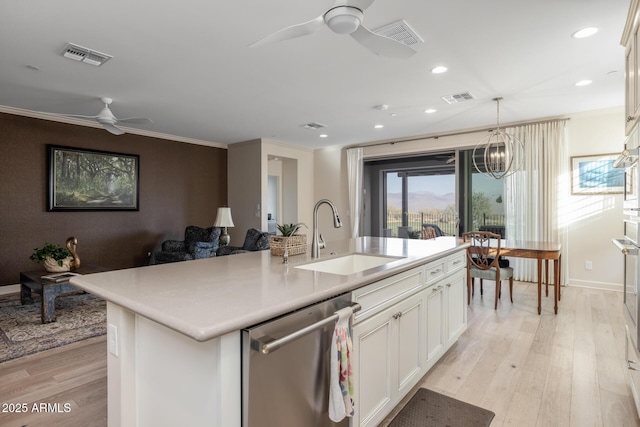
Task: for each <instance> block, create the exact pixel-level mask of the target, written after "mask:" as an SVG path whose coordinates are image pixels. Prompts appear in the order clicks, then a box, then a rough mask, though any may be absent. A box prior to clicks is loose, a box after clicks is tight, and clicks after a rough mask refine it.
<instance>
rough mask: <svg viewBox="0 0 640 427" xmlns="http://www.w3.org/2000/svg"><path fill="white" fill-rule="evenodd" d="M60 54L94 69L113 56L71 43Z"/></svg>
mask: <svg viewBox="0 0 640 427" xmlns="http://www.w3.org/2000/svg"><path fill="white" fill-rule="evenodd" d="M60 54H61V55H62V56H64V57H65V58H69V59H73V60H74V61H79V62H84V63H85V64H90V65H95V66H96V67H99V66H100V65H102V64H104V63H105V62H107V61H108V60H109V59H111V58H113V56H111V55H107V54H106V53H101V52H98V51H97V50H93V49H88V48H86V47H82V46H78V45H77V44H73V43H67V45H66V46H65V47H64V49H62V51H61V52H60Z"/></svg>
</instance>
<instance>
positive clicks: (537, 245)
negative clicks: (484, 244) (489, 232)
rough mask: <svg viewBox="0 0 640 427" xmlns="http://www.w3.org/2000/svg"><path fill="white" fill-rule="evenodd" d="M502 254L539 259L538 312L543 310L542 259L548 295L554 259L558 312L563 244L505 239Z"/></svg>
mask: <svg viewBox="0 0 640 427" xmlns="http://www.w3.org/2000/svg"><path fill="white" fill-rule="evenodd" d="M496 245H497V243H496ZM500 256H505V257H517V258H532V259H536V260H538V314H540V313H541V312H542V261H544V263H545V285H546V296H549V261H553V276H554V277H553V302H554V305H553V310H554V312H555V314H558V301H560V299H561V297H562V295H561V294H560V285H561V282H560V280H561V277H562V275H561V274H560V273H561V268H562V263H561V260H562V245H561V244H560V243H555V242H534V241H526V240H511V239H503V240H501V241H500Z"/></svg>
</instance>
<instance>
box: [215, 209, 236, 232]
mask: <svg viewBox="0 0 640 427" xmlns="http://www.w3.org/2000/svg"><path fill="white" fill-rule="evenodd" d="M213 225H214V226H216V227H233V219H231V208H218V214H217V215H216V221H215V222H214V223H213Z"/></svg>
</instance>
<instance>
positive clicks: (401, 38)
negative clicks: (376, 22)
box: [373, 20, 424, 46]
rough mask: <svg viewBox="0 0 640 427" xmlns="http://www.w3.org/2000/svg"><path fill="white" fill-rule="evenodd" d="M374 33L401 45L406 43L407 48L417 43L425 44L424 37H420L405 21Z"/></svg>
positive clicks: (386, 26)
mask: <svg viewBox="0 0 640 427" xmlns="http://www.w3.org/2000/svg"><path fill="white" fill-rule="evenodd" d="M373 32H374V33H376V34H380V35H381V36H385V37H389V38H390V39H393V40H395V41H398V42H400V43H404V44H406V45H407V46H411V45H413V44H416V43H424V40H422V37H420V36H419V35H418V33H416V32H415V31H414V30H413V28H411V26H410V25H409V24H407V22H406V21H404V20H400V21H396V22H394V23H392V24H389V25H385V26H383V27H380V28H376V29H375V30H373Z"/></svg>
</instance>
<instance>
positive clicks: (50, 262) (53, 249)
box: [29, 243, 73, 273]
mask: <svg viewBox="0 0 640 427" xmlns="http://www.w3.org/2000/svg"><path fill="white" fill-rule="evenodd" d="M29 259H30V260H31V261H35V262H37V263H38V264H43V265H44V268H45V270H47V271H50V272H52V273H53V272H60V271H69V270H70V269H71V260H73V257H72V256H71V252H69V250H68V249H67V248H63V247H62V246H59V245H55V244H53V243H45V244H44V246H43V247H42V248H35V249H34V250H33V253H32V254H31V256H30V257H29Z"/></svg>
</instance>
